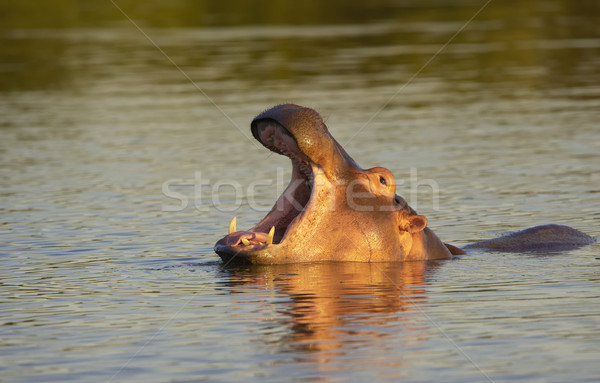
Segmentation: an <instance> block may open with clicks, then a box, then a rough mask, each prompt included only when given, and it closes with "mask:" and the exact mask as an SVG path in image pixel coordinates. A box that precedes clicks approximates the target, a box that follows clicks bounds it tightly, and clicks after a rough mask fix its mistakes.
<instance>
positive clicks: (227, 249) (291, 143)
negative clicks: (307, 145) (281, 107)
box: [214, 123, 319, 263]
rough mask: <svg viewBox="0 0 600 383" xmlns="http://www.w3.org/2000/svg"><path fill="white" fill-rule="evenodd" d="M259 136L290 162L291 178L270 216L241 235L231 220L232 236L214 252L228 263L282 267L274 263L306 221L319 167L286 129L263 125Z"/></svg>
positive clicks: (217, 245)
mask: <svg viewBox="0 0 600 383" xmlns="http://www.w3.org/2000/svg"><path fill="white" fill-rule="evenodd" d="M256 133H257V134H258V138H259V140H260V141H261V142H262V143H263V145H265V146H266V147H267V148H269V149H270V150H272V151H273V152H275V153H279V154H283V155H285V156H287V157H289V158H290V159H291V161H292V167H293V169H292V178H291V180H290V183H289V185H288V186H287V188H286V189H285V191H284V192H283V194H282V195H281V196H280V197H279V198H278V200H277V202H276V203H275V205H274V206H273V208H272V209H271V211H270V212H269V214H267V215H266V216H265V217H264V218H263V219H262V220H261V221H260V222H259V223H258V224H257V225H256V226H254V227H253V228H251V229H249V230H244V231H238V230H237V227H236V226H237V222H236V217H234V218H233V219H232V221H231V223H230V225H229V234H228V235H226V236H225V237H223V238H221V239H220V240H219V241H218V242H217V243H216V244H215V248H214V250H215V252H216V253H217V254H218V255H219V256H220V257H221V259H222V260H223V261H224V262H227V263H230V262H233V263H280V261H277V260H276V259H275V257H276V256H277V254H278V252H279V248H280V247H282V244H283V243H284V242H285V241H286V239H287V237H288V236H291V235H293V233H294V231H295V228H296V227H297V226H298V225H299V223H300V222H301V221H302V220H303V219H304V213H305V211H306V210H307V209H306V208H307V206H309V205H310V204H311V202H312V201H313V198H312V196H313V195H314V194H315V187H314V185H315V173H316V172H319V169H318V166H317V165H316V164H315V163H313V162H312V161H311V160H310V159H309V158H308V157H307V156H306V155H305V154H304V153H302V151H300V149H299V148H298V145H297V144H296V141H295V139H294V138H293V136H292V135H291V134H290V133H289V132H288V131H287V130H286V129H285V128H284V127H282V126H280V125H277V124H272V123H270V124H260V125H259V126H258V127H257V132H256Z"/></svg>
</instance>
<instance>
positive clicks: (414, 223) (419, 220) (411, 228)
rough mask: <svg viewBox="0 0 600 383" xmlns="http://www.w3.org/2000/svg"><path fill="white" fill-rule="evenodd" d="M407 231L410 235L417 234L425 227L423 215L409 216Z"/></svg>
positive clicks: (425, 221) (425, 220)
mask: <svg viewBox="0 0 600 383" xmlns="http://www.w3.org/2000/svg"><path fill="white" fill-rule="evenodd" d="M407 226H408V227H407V231H408V232H409V233H411V234H414V233H418V232H419V231H421V230H423V229H425V226H427V218H425V216H424V215H417V214H414V215H409V216H408V225H407Z"/></svg>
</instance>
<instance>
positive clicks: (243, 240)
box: [242, 238, 250, 246]
mask: <svg viewBox="0 0 600 383" xmlns="http://www.w3.org/2000/svg"><path fill="white" fill-rule="evenodd" d="M242 243H243V244H244V245H245V246H248V245H250V241H248V240H247V239H246V238H242Z"/></svg>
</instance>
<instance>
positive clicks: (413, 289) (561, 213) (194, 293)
mask: <svg viewBox="0 0 600 383" xmlns="http://www.w3.org/2000/svg"><path fill="white" fill-rule="evenodd" d="M485 4H486V3H485V2H484V1H459V2H456V1H454V2H450V1H427V2H419V3H415V2H402V1H399V2H394V1H370V2H342V1H334V2H317V1H304V2H291V1H279V2H276V1H260V2H243V1H235V2H227V3H224V2H217V1H214V2H212V1H203V2H191V1H174V2H168V3H167V2H159V1H150V2H142V1H115V2H114V3H112V2H111V1H67V0H65V1H58V0H55V1H47V2H37V1H19V2H3V3H1V4H0V43H1V44H0V58H1V60H0V134H1V137H2V139H1V141H0V153H1V157H0V177H1V179H2V183H1V188H0V196H1V199H0V209H1V211H2V226H1V231H0V233H1V234H0V235H1V237H0V238H1V239H0V262H1V266H0V284H1V285H2V288H1V290H0V325H1V326H0V331H1V333H0V352H1V356H2V357H1V359H0V376H1V378H0V380H1V381H7V382H8V381H10V382H35V381H40V382H42V381H43V382H51V381H56V382H64V381H86V382H95V381H99V382H132V381H134V382H135V381H140V382H142V381H143V382H155V381H156V382H165V381H177V382H180V381H201V380H206V381H240V380H244V381H260V382H263V381H273V382H278V381H285V380H292V381H323V382H329V381H331V382H336V381H357V382H363V381H368V380H377V381H399V380H402V381H409V382H430V381H443V382H483V381H493V382H507V381H511V382H513V381H522V382H565V381H569V382H595V381H596V380H597V378H598V376H599V375H600V367H598V359H600V335H599V333H598V328H599V326H600V294H599V293H598V291H600V277H599V275H600V274H599V272H600V260H599V259H600V251H599V249H600V247H599V245H592V246H588V247H585V248H581V249H578V250H573V251H569V252H560V253H552V254H501V253H500V254H499V253H478V252H474V253H472V254H470V255H468V256H466V257H463V258H462V259H460V260H455V261H447V262H439V263H435V264H422V263H418V262H417V263H411V264H405V265H387V264H381V265H368V264H366V265H362V264H333V265H331V264H316V265H290V266H279V267H261V268H241V269H237V268H235V269H230V268H226V269H223V267H222V265H221V263H220V261H219V258H218V257H217V256H216V254H214V253H213V251H212V246H213V244H214V242H216V241H217V240H218V239H219V238H221V237H222V236H223V235H224V234H225V232H226V230H227V225H228V223H229V220H230V219H231V218H232V217H233V216H234V215H236V216H237V217H238V227H240V228H248V227H251V226H252V225H254V224H255V223H256V222H257V221H258V220H260V219H261V218H262V217H263V216H264V215H265V214H266V213H267V212H268V210H269V209H270V207H271V205H272V203H273V202H274V201H275V199H276V198H277V195H278V193H279V192H280V191H281V189H282V187H283V186H284V185H285V184H286V183H287V180H288V177H289V176H290V171H291V166H290V164H289V160H288V159H286V158H283V157H281V156H277V155H270V154H269V152H268V151H267V150H266V149H264V148H262V147H261V146H260V145H259V144H258V143H257V142H255V141H254V140H251V139H250V138H251V135H250V130H249V122H250V121H251V119H252V118H253V117H254V116H255V115H256V114H258V113H260V112H261V111H262V110H264V109H266V108H268V107H270V106H272V105H275V104H278V103H281V102H295V103H298V104H301V105H306V106H310V107H314V108H316V109H317V110H319V111H320V112H321V114H322V115H323V116H324V118H325V119H326V121H327V124H328V126H329V127H330V130H331V132H332V134H333V135H334V136H335V137H336V138H337V139H338V141H340V142H341V143H342V144H344V147H345V148H346V149H347V151H348V152H349V153H350V154H351V155H352V156H353V157H354V159H355V160H356V161H357V162H358V163H359V164H360V165H362V166H363V167H372V166H384V167H387V168H389V169H390V170H391V171H392V172H393V173H394V174H395V176H396V179H397V181H398V192H399V194H401V195H403V196H404V197H405V198H406V199H407V200H408V201H409V203H411V205H412V206H413V207H417V208H418V210H419V213H421V214H425V215H426V216H427V217H428V221H429V226H430V227H431V228H432V229H433V230H434V231H435V232H436V233H437V234H438V236H440V238H442V239H443V240H444V241H446V242H450V243H453V244H455V245H465V244H467V243H471V242H473V241H476V240H480V239H487V238H491V237H494V236H497V235H499V234H501V233H504V232H507V231H511V230H518V229H523V228H526V227H530V226H534V225H537V224H543V223H561V224H567V225H570V226H572V227H575V228H577V229H579V230H582V231H584V232H586V233H588V234H590V235H593V236H599V235H600V229H599V225H598V222H599V219H600V198H599V197H598V196H599V195H600V194H599V192H600V188H599V186H598V185H599V184H600V172H599V171H600V154H599V153H600V7H599V5H598V3H597V2H592V1H577V2H573V1H571V2H569V1H558V0H557V1H551V0H547V1H531V2H519V1H502V2H500V1H497V0H493V1H491V2H489V3H487V5H485ZM484 5H485V6H484ZM117 6H118V7H119V8H120V9H121V10H122V12H121V11H120V10H119V8H117ZM472 17H473V19H472V21H470V22H469V20H470V19H471V18H472ZM128 18H129V19H128ZM134 24H135V25H134ZM457 32H459V33H457ZM382 107H383V108H382ZM165 191H166V192H165ZM173 192H175V193H178V194H173ZM174 195H176V196H177V198H174V197H173V196H174Z"/></svg>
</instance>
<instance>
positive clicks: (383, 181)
mask: <svg viewBox="0 0 600 383" xmlns="http://www.w3.org/2000/svg"><path fill="white" fill-rule="evenodd" d="M379 183H380V184H382V185H383V186H387V181H386V180H385V178H383V177H382V176H379Z"/></svg>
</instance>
